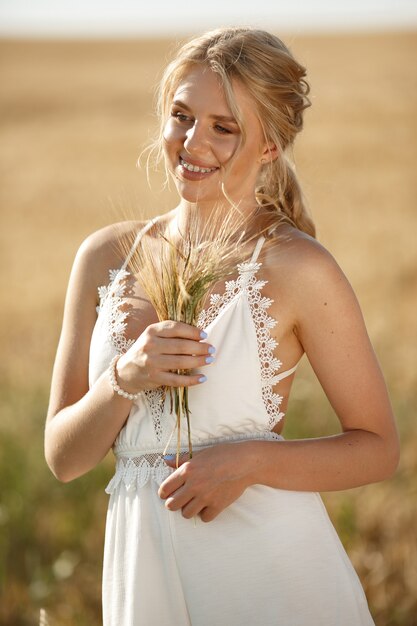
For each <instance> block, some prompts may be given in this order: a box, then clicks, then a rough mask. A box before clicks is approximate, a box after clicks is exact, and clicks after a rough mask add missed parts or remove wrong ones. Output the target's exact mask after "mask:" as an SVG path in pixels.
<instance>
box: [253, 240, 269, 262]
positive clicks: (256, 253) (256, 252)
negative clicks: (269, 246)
mask: <svg viewBox="0 0 417 626" xmlns="http://www.w3.org/2000/svg"><path fill="white" fill-rule="evenodd" d="M264 243H265V237H264V236H263V235H261V236H260V237H259V239H258V241H257V242H256V246H255V250H254V251H253V254H252V258H251V260H250V263H256V261H257V260H258V256H259V253H260V251H261V250H262V246H263V245H264Z"/></svg>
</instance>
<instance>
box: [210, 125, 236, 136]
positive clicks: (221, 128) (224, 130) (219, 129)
mask: <svg viewBox="0 0 417 626" xmlns="http://www.w3.org/2000/svg"><path fill="white" fill-rule="evenodd" d="M214 128H215V130H216V131H217V132H218V133H220V134H221V135H229V134H230V133H231V132H232V131H231V130H229V129H228V128H225V127H224V126H221V125H220V124H216V125H215V126H214Z"/></svg>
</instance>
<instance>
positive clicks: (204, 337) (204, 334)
mask: <svg viewBox="0 0 417 626" xmlns="http://www.w3.org/2000/svg"><path fill="white" fill-rule="evenodd" d="M200 337H201V339H207V337H208V335H207V333H206V332H205V331H204V330H202V331H201V332H200Z"/></svg>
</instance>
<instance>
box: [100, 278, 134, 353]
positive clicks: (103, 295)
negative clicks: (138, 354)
mask: <svg viewBox="0 0 417 626" xmlns="http://www.w3.org/2000/svg"><path fill="white" fill-rule="evenodd" d="M128 275H129V272H127V271H126V270H124V269H121V270H109V277H110V283H109V285H107V286H102V287H99V288H98V295H99V299H100V304H99V305H98V307H97V313H102V314H104V315H105V320H106V323H107V336H108V338H109V339H110V341H111V342H112V344H113V345H114V347H115V348H116V350H117V351H118V352H119V353H123V352H126V351H127V350H128V349H129V348H130V346H132V345H133V344H134V343H135V342H134V340H133V339H126V336H125V330H126V326H127V323H126V318H127V317H128V315H129V312H128V311H122V309H121V306H122V305H123V297H124V296H125V294H126V283H125V279H126V278H127V276H128Z"/></svg>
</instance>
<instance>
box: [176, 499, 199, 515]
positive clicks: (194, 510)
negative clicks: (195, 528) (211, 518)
mask: <svg viewBox="0 0 417 626" xmlns="http://www.w3.org/2000/svg"><path fill="white" fill-rule="evenodd" d="M201 510H204V509H201V503H199V500H198V499H197V498H192V499H191V500H190V501H189V502H187V504H186V505H185V506H183V507H182V511H181V515H182V516H183V517H185V519H191V518H192V517H195V516H196V515H199V514H200V512H201Z"/></svg>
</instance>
